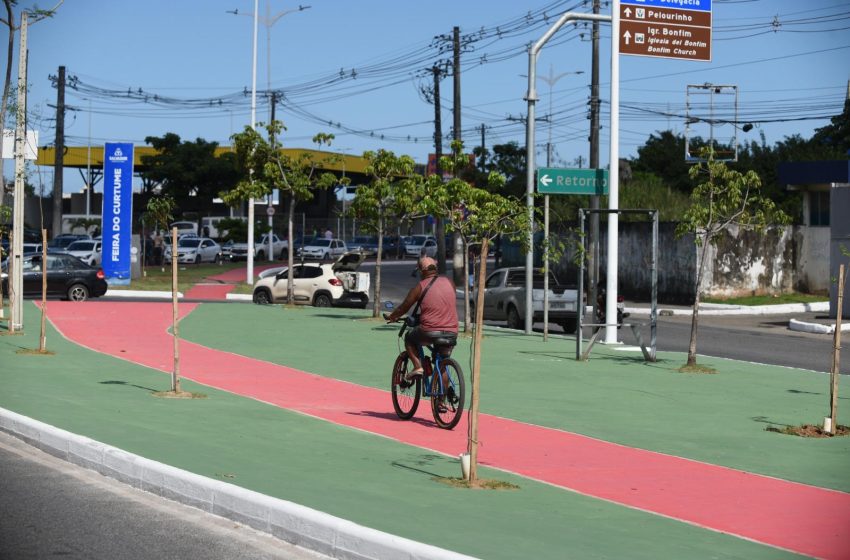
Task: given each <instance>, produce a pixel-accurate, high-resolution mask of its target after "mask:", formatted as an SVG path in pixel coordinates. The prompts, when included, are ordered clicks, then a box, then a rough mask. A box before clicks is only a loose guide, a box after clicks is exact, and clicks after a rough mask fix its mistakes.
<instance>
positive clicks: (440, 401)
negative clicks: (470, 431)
mask: <svg viewBox="0 0 850 560" xmlns="http://www.w3.org/2000/svg"><path fill="white" fill-rule="evenodd" d="M386 317H387V315H386V314H385V315H384V318H386ZM407 326H408V324H407V321H406V320H404V319H402V324H401V329H399V333H398V336H399V338H402V337H403V336H404V332H405V331H406V330H407ZM456 344H457V335H452V336H445V337H441V338H437V339H436V340H435V341H434V342H433V343H432V344H428V345H425V346H422V345H420V346H419V359H420V360H421V361H422V368H423V369H424V373H423V374H422V375H420V376H417V377H414V378H413V379H411V380H409V381H408V380H407V379H405V375H406V374H407V373H408V372H409V371H411V370H412V369H413V365H412V363H411V361H410V357H409V356H408V355H407V350H406V349H402V350H401V352H400V353H399V355H398V357H397V358H396V360H395V364H394V365H393V373H392V399H393V408H394V409H395V413H396V414H397V415H398V417H399V418H401V419H402V420H410V419H411V418H413V415H414V414H416V409H417V408H418V407H419V401H420V399H421V398H422V397H430V398H431V412H432V414H433V415H434V422H436V423H437V426H439V427H440V428H443V429H445V430H451V429H452V428H454V427H455V426H457V423H458V422H460V419H461V417H462V416H463V404H464V399H465V397H466V387H465V385H464V381H463V370H461V368H460V365H458V363H457V362H456V361H454V360H453V359H452V358H451V357H450V356H451V352H452V349H453V348H454V347H455V345H456ZM426 348H427V349H428V350H429V351H430V353H431V355H430V357H429V356H426V355H425V349H426Z"/></svg>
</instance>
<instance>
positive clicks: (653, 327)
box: [649, 210, 658, 362]
mask: <svg viewBox="0 0 850 560" xmlns="http://www.w3.org/2000/svg"><path fill="white" fill-rule="evenodd" d="M650 282H652V309H651V310H650V312H649V355H650V357H651V358H652V361H653V362H654V361H655V344H656V341H657V338H658V337H657V330H658V285H657V284H658V211H657V210H656V211H655V212H653V213H652V278H651V279H650Z"/></svg>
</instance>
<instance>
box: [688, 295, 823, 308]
mask: <svg viewBox="0 0 850 560" xmlns="http://www.w3.org/2000/svg"><path fill="white" fill-rule="evenodd" d="M827 299H828V298H827V297H825V296H823V295H817V294H798V293H790V294H767V295H760V296H756V295H753V296H744V297H737V298H726V299H723V298H702V301H704V302H705V303H725V304H728V305H779V304H783V303H814V302H817V301H825V300H827Z"/></svg>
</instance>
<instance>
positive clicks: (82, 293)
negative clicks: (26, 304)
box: [2, 253, 108, 301]
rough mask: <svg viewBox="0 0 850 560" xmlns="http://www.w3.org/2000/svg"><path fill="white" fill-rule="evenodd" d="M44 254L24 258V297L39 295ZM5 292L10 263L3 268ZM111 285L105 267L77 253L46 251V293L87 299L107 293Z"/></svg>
mask: <svg viewBox="0 0 850 560" xmlns="http://www.w3.org/2000/svg"><path fill="white" fill-rule="evenodd" d="M42 265H43V262H42V256H41V255H29V256H26V257H24V258H23V260H22V261H21V272H22V275H23V288H24V293H23V295H24V296H25V297H40V296H41V285H42ZM2 271H3V272H2V276H3V293H4V294H5V295H6V296H8V295H9V284H8V282H9V278H8V272H9V270H8V264H4V265H3V268H2ZM107 288H108V286H107V284H106V279H105V278H104V276H103V270H101V269H100V268H95V267H93V266H89V265H87V264H86V263H84V262H83V261H81V260H80V259H78V258H77V257H75V256H73V255H66V254H61V253H60V254H53V253H49V254H48V255H47V295H48V296H54V297H55V296H59V297H61V298H63V299H70V300H72V301H85V300H87V299H89V298H90V297H99V296H102V295H103V294H105V293H106V290H107Z"/></svg>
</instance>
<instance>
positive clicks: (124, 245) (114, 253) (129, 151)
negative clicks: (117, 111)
mask: <svg viewBox="0 0 850 560" xmlns="http://www.w3.org/2000/svg"><path fill="white" fill-rule="evenodd" d="M103 152H104V153H103V218H102V219H103V221H102V226H103V227H102V231H103V265H102V266H103V273H104V275H105V276H106V281H107V282H109V283H110V284H117V285H127V284H129V283H130V249H131V240H132V234H133V145H132V144H124V143H117V142H116V143H107V144H106V146H105V147H104V150H103Z"/></svg>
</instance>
